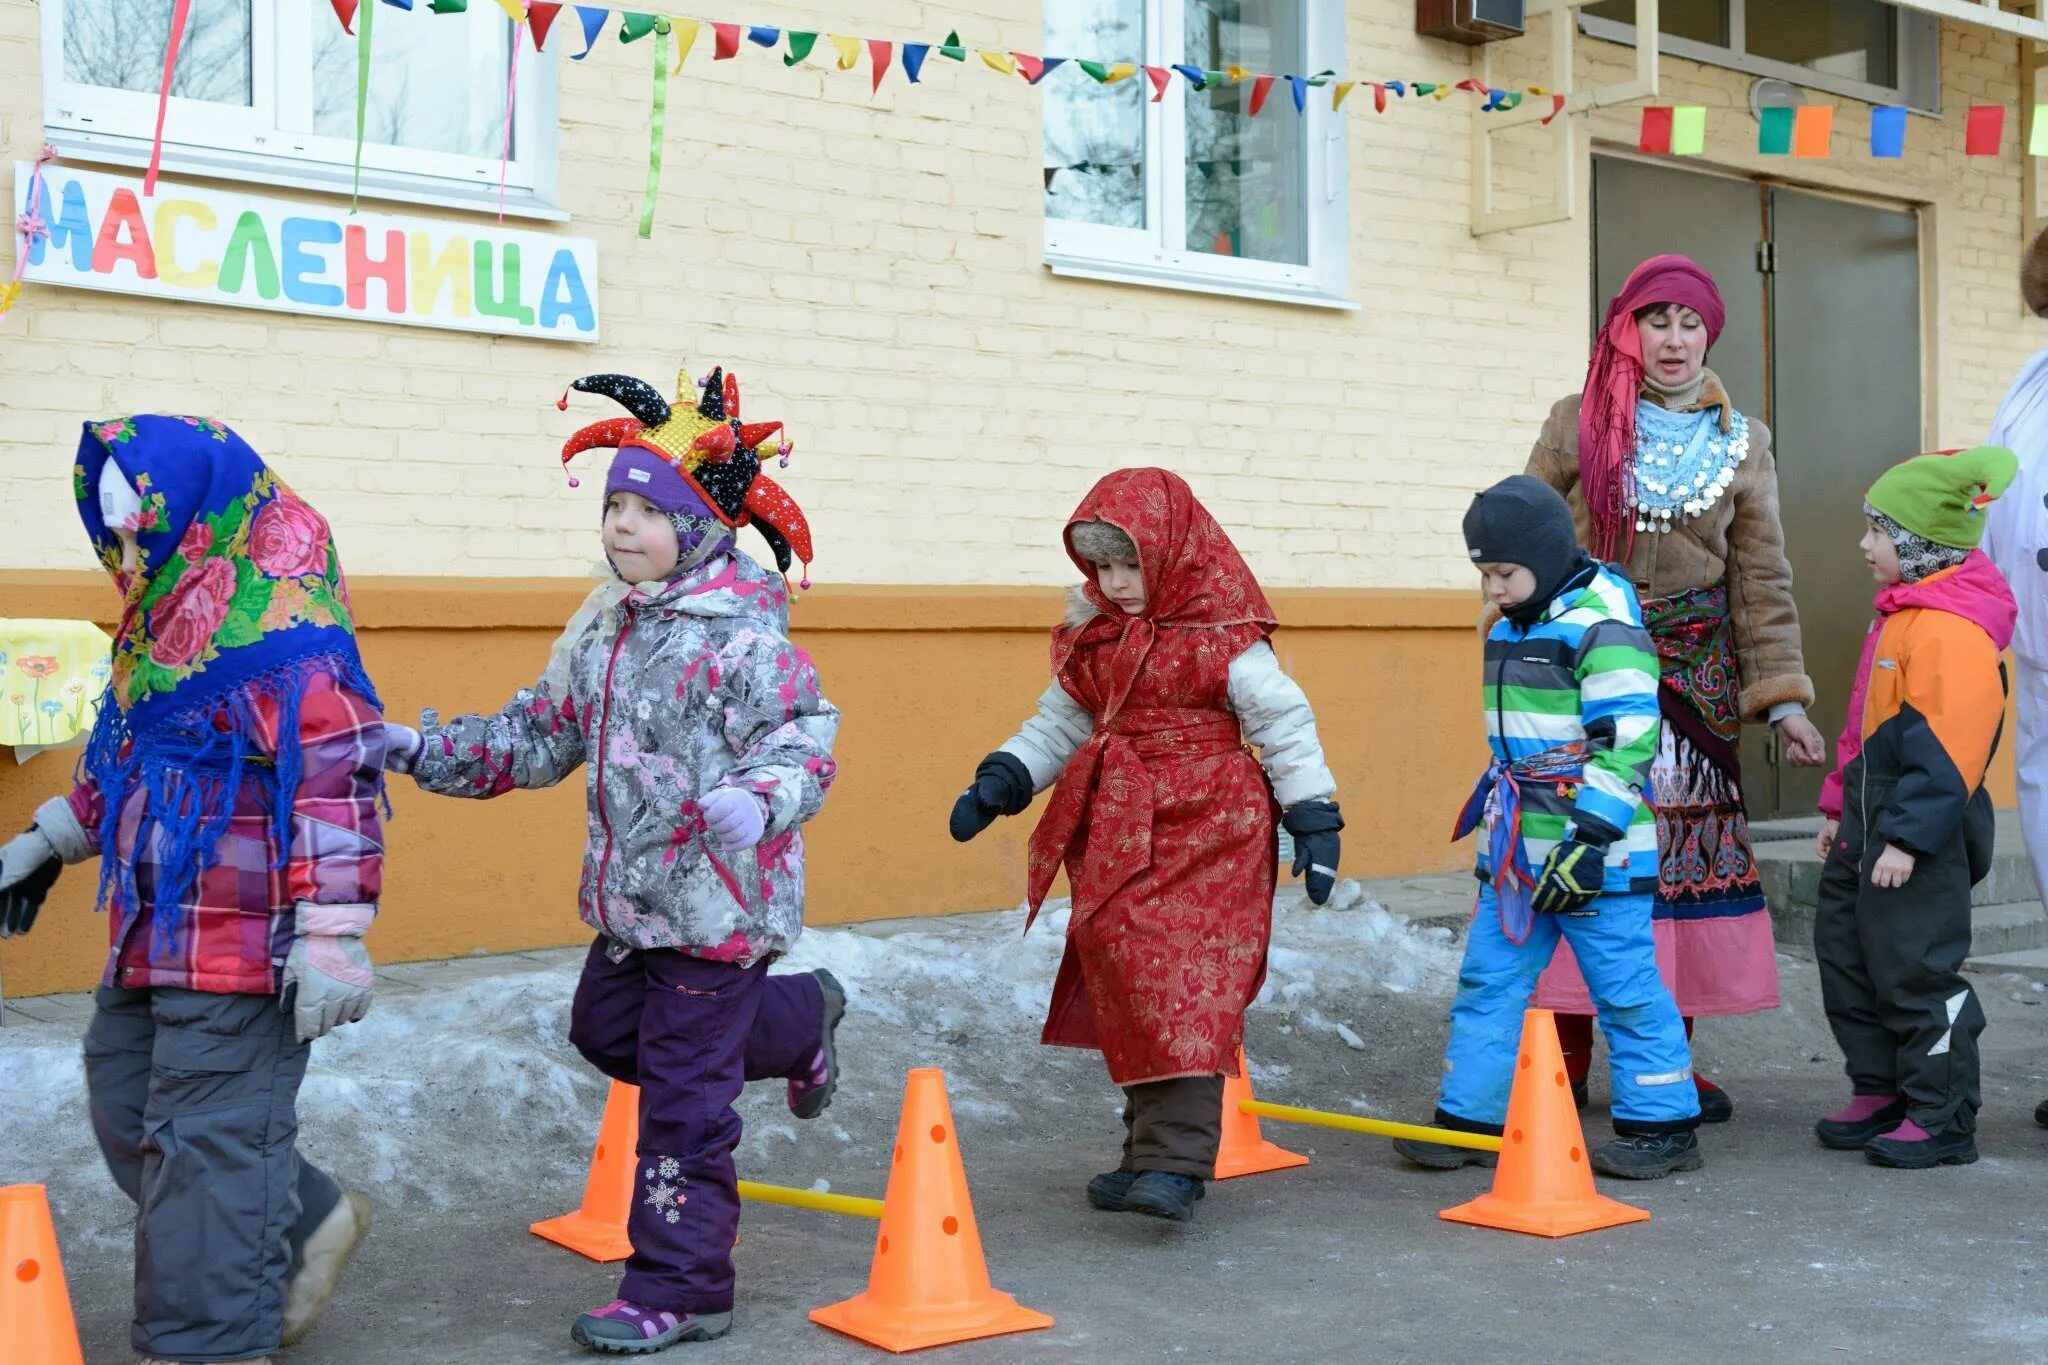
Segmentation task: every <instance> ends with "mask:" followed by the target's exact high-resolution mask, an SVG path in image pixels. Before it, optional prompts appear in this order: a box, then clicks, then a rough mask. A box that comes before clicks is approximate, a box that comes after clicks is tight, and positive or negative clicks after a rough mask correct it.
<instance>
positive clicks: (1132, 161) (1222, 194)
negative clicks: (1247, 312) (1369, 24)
mask: <svg viewBox="0 0 2048 1365" xmlns="http://www.w3.org/2000/svg"><path fill="white" fill-rule="evenodd" d="M1343 22H1344V15H1343V8H1342V5H1341V3H1340V2H1339V0H1046V5H1045V49H1044V50H1045V51H1046V52H1047V53H1049V54H1052V55H1055V56H1069V55H1071V56H1076V57H1094V58H1098V59H1100V60H1103V61H1107V62H1114V61H1118V60H1129V61H1134V62H1142V63H1145V64H1148V65H1152V66H1158V67H1166V68H1171V67H1173V66H1176V65H1184V66H1190V67H1196V68H1199V69H1201V70H1204V71H1222V70H1225V69H1227V68H1229V67H1231V66H1238V67H1243V68H1246V69H1248V70H1250V71H1253V72H1258V73H1261V74H1271V75H1273V76H1275V77H1278V79H1276V80H1275V81H1274V83H1273V87H1272V89H1271V91H1270V92H1269V94H1268V96H1267V99H1266V103H1265V106H1264V108H1263V109H1262V110H1261V111H1260V113H1259V115H1258V117H1256V118H1254V117H1252V114H1251V101H1252V96H1253V89H1254V84H1253V82H1252V81H1251V80H1249V79H1247V80H1243V81H1240V82H1237V83H1231V82H1230V81H1228V80H1218V81H1215V82H1212V83H1211V84H1210V85H1209V86H1208V87H1207V88H1206V89H1203V90H1196V89H1194V88H1193V86H1192V85H1191V84H1190V83H1189V82H1187V81H1186V80H1185V79H1183V78H1182V77H1181V76H1180V75H1178V74H1176V75H1175V76H1174V77H1173V88H1171V89H1170V90H1169V91H1168V93H1167V95H1166V98H1165V99H1163V100H1160V101H1157V102H1154V101H1153V100H1152V93H1153V91H1152V86H1151V84H1150V83H1149V82H1148V81H1147V79H1146V78H1145V77H1144V75H1143V74H1142V73H1140V74H1139V75H1138V76H1136V77H1134V78H1132V79H1129V80H1123V81H1118V82H1116V83H1115V84H1113V85H1101V84H1097V83H1096V82H1095V81H1093V80H1091V79H1089V78H1088V77H1086V76H1084V75H1080V74H1079V73H1074V74H1073V75H1072V76H1071V78H1070V77H1069V73H1067V72H1065V71H1061V72H1057V73H1055V74H1054V75H1053V76H1052V77H1050V78H1048V79H1047V80H1046V82H1045V83H1044V84H1043V85H1042V86H1041V87H1039V88H1040V89H1041V90H1042V91H1043V92H1044V101H1045V217H1046V225H1045V226H1046V232H1045V236H1046V263H1047V264H1048V265H1049V266H1051V267H1052V269H1053V270H1054V271H1055V272H1058V273H1061V274H1072V275H1081V276H1086V277H1089V278H1096V279H1112V280H1120V281H1124V282H1128V283H1138V284H1155V285H1163V286H1167V287H1171V288H1182V289H1194V290H1202V291H1207V292H1212V293H1224V294H1236V295H1242V296H1251V297H1259V298H1278V299H1286V300H1291V301H1295V302H1304V303H1316V304H1323V305H1331V306H1347V307H1348V306H1350V305H1349V303H1348V300H1347V299H1346V297H1345V295H1346V292H1347V290H1348V288H1349V265H1348V260H1347V252H1346V242H1347V238H1348V234H1347V231H1346V228H1347V218H1346V213H1347V205H1346V200H1345V171H1344V116H1343V115H1342V114H1333V113H1332V112H1331V110H1330V95H1331V92H1330V89H1329V87H1328V86H1327V85H1325V86H1321V87H1315V88H1311V89H1310V90H1309V92H1308V93H1309V99H1308V103H1307V112H1306V113H1305V114H1297V113H1296V112H1295V109H1294V96H1293V92H1292V89H1291V88H1290V86H1289V84H1288V82H1287V79H1286V78H1287V77H1288V76H1290V75H1307V74H1312V73H1315V72H1319V71H1323V70H1325V69H1326V68H1334V67H1337V66H1339V65H1341V64H1342V52H1343Z"/></svg>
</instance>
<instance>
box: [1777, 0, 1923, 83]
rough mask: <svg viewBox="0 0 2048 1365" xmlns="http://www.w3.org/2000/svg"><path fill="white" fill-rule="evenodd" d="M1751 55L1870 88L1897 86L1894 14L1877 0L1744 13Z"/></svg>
mask: <svg viewBox="0 0 2048 1365" xmlns="http://www.w3.org/2000/svg"><path fill="white" fill-rule="evenodd" d="M1746 16H1747V18H1748V21H1749V36H1748V39H1747V43H1746V45H1747V46H1748V48H1749V50H1750V53H1751V54H1752V55H1753V56H1758V57H1769V58H1771V59H1772V60H1774V61H1780V62H1790V63H1791V64H1792V65H1794V66H1803V67H1805V68H1806V69H1807V70H1809V71H1818V72H1821V73H1822V74H1824V75H1829V76H1839V77H1841V78H1842V79H1844V80H1851V81H1865V82H1867V83H1869V84H1871V85H1884V86H1891V85H1897V84H1898V71H1899V54H1898V44H1899V26H1898V12H1897V11H1896V10H1894V9H1892V7H1891V6H1889V5H1881V4H1879V3H1878V2H1877V0H1769V3H1765V4H1751V5H1750V7H1749V9H1748V10H1747V11H1746Z"/></svg>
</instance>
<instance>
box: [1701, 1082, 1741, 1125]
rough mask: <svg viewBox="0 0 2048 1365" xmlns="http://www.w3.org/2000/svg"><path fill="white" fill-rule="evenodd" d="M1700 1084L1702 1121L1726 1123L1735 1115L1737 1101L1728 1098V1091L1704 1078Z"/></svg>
mask: <svg viewBox="0 0 2048 1365" xmlns="http://www.w3.org/2000/svg"><path fill="white" fill-rule="evenodd" d="M1698 1085H1699V1092H1700V1122H1701V1123H1726V1122H1727V1121H1728V1120H1730V1119H1732V1118H1734V1117H1735V1101H1734V1100H1731V1099H1729V1098H1728V1092H1727V1091H1725V1090H1723V1089H1722V1088H1721V1087H1720V1086H1718V1085H1715V1084H1714V1083H1713V1082H1712V1081H1709V1080H1706V1079H1704V1078H1702V1079H1701V1080H1699V1082H1698Z"/></svg>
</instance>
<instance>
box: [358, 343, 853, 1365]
mask: <svg viewBox="0 0 2048 1365" xmlns="http://www.w3.org/2000/svg"><path fill="white" fill-rule="evenodd" d="M679 382H680V381H679ZM574 387H575V388H577V389H579V390H582V391H584V392H586V393H602V394H607V395H609V396H611V397H612V398H614V399H616V400H617V401H618V402H619V403H621V404H622V405H624V406H625V407H626V409H627V410H628V411H629V412H631V413H632V416H630V417H621V418H615V419H612V420H610V421H605V422H599V423H596V424H594V425H592V426H589V427H585V428H584V429H583V430H581V431H579V432H577V433H576V434H575V435H574V436H572V437H570V438H569V440H568V442H567V443H566V444H565V445H564V446H563V447H562V459H563V462H564V463H567V461H568V460H569V459H570V458H571V457H572V456H574V455H576V454H577V453H578V452H580V451H584V450H589V449H592V448H606V447H609V448H615V449H616V450H617V454H616V456H615V457H614V458H613V460H612V464H611V472H610V474H609V475H608V476H607V478H606V479H605V487H604V502H603V514H602V523H601V530H600V534H601V536H602V539H603V543H604V551H605V557H606V558H607V560H608V561H609V562H610V564H611V566H612V570H613V573H614V581H612V582H610V583H608V584H606V585H605V586H603V587H600V588H599V589H597V591H595V592H594V593H592V595H591V598H590V600H589V601H588V602H587V603H586V604H585V606H584V609H583V610H582V611H579V612H578V613H577V614H576V616H575V617H574V618H573V619H572V620H571V621H570V623H569V627H568V629H567V630H565V631H564V632H563V634H562V637H561V639H560V640H559V641H558V642H557V643H556V646H555V652H554V657H553V659H552V661H551V662H550V663H549V665H548V668H547V671H546V672H545V673H544V674H543V675H542V677H541V679H540V681H539V682H537V683H535V684H534V686H533V687H532V688H530V689H527V690H523V691H521V692H520V693H519V695H518V696H516V697H514V698H513V699H512V701H511V702H510V703H509V704H508V705H507V706H506V707H505V709H504V710H502V711H501V712H499V713H498V714H497V715H495V716H463V717H460V718H458V719H456V720H451V721H448V722H446V723H443V722H441V721H439V720H438V719H437V718H436V717H435V715H434V713H433V712H432V711H429V712H427V713H426V714H425V717H424V722H423V732H422V731H413V730H408V729H403V728H402V727H393V729H394V730H395V731H396V732H397V733H396V736H395V738H394V742H393V746H392V747H393V750H394V753H395V754H396V761H395V762H394V765H393V766H394V767H395V768H397V769H398V770H399V771H404V772H409V773H410V774H411V775H412V777H413V778H414V780H416V781H417V782H418V783H419V785H420V786H421V787H422V788H424V789H425V790H427V791H431V792H438V793H440V794H442V795H444V796H465V797H474V798H479V799H484V798H489V797H494V796H502V795H504V794H505V793H506V792H509V791H512V790H514V789H517V788H523V787H529V788H530V787H551V786H553V785H554V784H555V783H557V782H560V781H562V780H563V779H564V778H566V777H568V776H569V775H570V774H571V773H573V772H575V770H576V769H577V768H579V767H581V768H584V769H585V772H586V777H585V785H586V790H587V791H588V794H589V819H588V843H587V845H586V848H585V851H584V859H583V878H582V884H581V886H580V888H579V891H578V897H577V899H578V909H579V910H580V911H581V912H582V915H583V919H584V920H585V922H586V923H588V924H589V925H590V926H591V927H592V928H593V929H595V930H596V931H597V937H596V938H595V939H594V940H593V941H592V943H591V945H590V954H589V957H588V959H587V960H586V962H585V964H584V968H583V979H582V982H581V983H580V984H579V985H578V986H577V988H576V1000H575V1004H574V1007H573V1009H572V1012H571V1015H570V1024H569V1041H570V1042H571V1043H573V1044H575V1046H576V1048H577V1050H578V1051H579V1052H581V1053H582V1054H583V1055H584V1057H585V1058H587V1059H588V1060H589V1062H590V1064H591V1065H592V1066H595V1067H596V1068H597V1069H598V1070H600V1071H602V1072H603V1073H604V1074H605V1075H607V1076H610V1077H611V1078H612V1079H614V1080H618V1081H624V1082H627V1083H629V1084H633V1085H637V1086H639V1088H640V1136H639V1147H638V1151H637V1160H636V1161H635V1162H634V1173H635V1178H636V1180H635V1193H634V1198H633V1204H632V1212H631V1214H630V1216H629V1218H628V1221H627V1225H626V1229H627V1233H628V1236H629V1237H630V1238H631V1240H632V1245H633V1254H632V1256H631V1257H630V1258H629V1259H628V1260H627V1262H626V1274H625V1279H624V1281H623V1282H622V1283H621V1284H620V1286H619V1296H618V1297H617V1298H616V1299H614V1300H613V1301H612V1302H610V1303H607V1304H605V1305H603V1306H602V1307H599V1308H594V1309H592V1310H590V1311H589V1312H587V1313H584V1314H583V1315H582V1316H580V1317H579V1318H577V1319H576V1321H575V1323H574V1325H573V1326H572V1328H571V1332H570V1334H571V1336H572V1337H573V1338H574V1339H575V1340H576V1341H577V1342H579V1343H581V1344H582V1345H585V1346H588V1347H591V1348H592V1349H594V1350H598V1351H607V1352H618V1353H624V1354H636V1355H637V1354H641V1353H644V1352H648V1351H655V1350H660V1349H662V1348H663V1347H666V1346H668V1345H671V1344H673V1343H676V1342H683V1341H708V1340H711V1339H712V1338H714V1337H719V1336H723V1335H724V1334H725V1333H726V1331H727V1330H728V1329H729V1328H730V1326H731V1324H732V1307H733V1266H732V1248H733V1243H734V1240H735V1239H736V1238H737V1236H738V1232H739V1191H738V1187H737V1184H736V1181H735V1177H734V1173H733V1161H732V1152H733V1148H734V1146H736V1145H737V1144H738V1142H739V1138H740V1120H739V1116H738V1115H737V1114H735V1113H734V1112H733V1108H732V1105H733V1101H735V1100H736V1099H738V1098H739V1093H740V1089H741V1087H742V1086H743V1085H744V1084H745V1083H746V1082H747V1081H750V1080H761V1079H765V1078H770V1077H775V1078H782V1079H785V1080H786V1081H787V1082H788V1095H789V1107H790V1109H791V1110H792V1111H793V1112H794V1113H795V1114H796V1115H797V1117H799V1118H806V1119H807V1118H813V1117H815V1116H816V1115H817V1114H819V1113H820V1112H822V1111H823V1110H824V1108H825V1106H826V1104H827V1103H829V1102H830V1100H831V1097H832V1091H833V1087H834V1086H835V1085H836V1084H837V1078H838V1064H837V1059H836V1055H835V1052H834V1045H833V1030H834V1029H835V1028H836V1026H837V1025H838V1022H839V1017H840V1015H841V1014H842V1013H843V1012H844V1010H845V1004H846V1000H845V995H844V993H843V992H842V990H841V989H840V986H839V983H838V982H837V981H835V980H834V979H833V978H832V974H831V973H830V972H826V971H816V972H807V973H801V974H788V975H781V976H770V975H768V966H769V964H770V963H771V962H773V961H774V960H775V959H776V958H777V957H779V956H780V955H781V954H783V953H785V952H787V951H788V950H789V949H790V948H791V947H792V946H793V945H794V944H795V943H796V940H797V935H798V934H800V933H801V932H802V931H803V901H804V846H803V835H802V833H801V832H800V827H801V826H802V824H803V823H804V822H805V821H806V820H809V819H810V818H811V817H812V816H814V815H816V814H817V813H818V810H819V808H820V807H821V806H823V804H824V801H825V793H826V791H827V790H828V789H829V788H830V787H831V785H832V778H833V775H834V773H835V772H836V771H837V770H836V768H835V767H834V764H833V761H832V742H833V739H834V737H835V736H836V735H837V733H838V730H839V712H838V711H837V709H835V708H834V707H833V705H832V704H831V703H830V702H828V701H827V700H825V697H824V695H823V694H822V693H821V692H820V691H819V689H818V673H817V670H816V669H815V668H813V667H812V665H811V660H810V656H809V655H807V654H805V653H804V651H803V650H801V649H799V648H798V647H797V646H795V645H794V644H792V643H790V640H789V636H788V623H789V595H788V589H787V587H786V586H785V585H784V583H783V579H782V576H781V575H780V574H777V573H771V572H769V571H768V570H766V569H763V568H762V567H760V566H759V565H757V564H756V563H755V562H754V560H753V559H751V558H750V557H749V556H747V555H746V554H744V553H742V552H741V551H740V550H739V548H738V546H737V544H736V542H735V540H734V533H735V531H736V529H737V528H738V527H740V526H744V525H750V524H751V525H755V526H758V527H759V528H760V530H761V532H762V534H763V536H765V537H766V539H767V541H768V544H769V547H770V548H771V549H772V550H773V552H774V554H775V556H776V561H777V563H778V565H779V566H780V567H781V568H782V569H783V570H785V571H786V570H787V569H788V568H789V565H790V554H791V550H792V548H794V550H795V552H796V554H797V555H798V556H800V557H801V558H803V559H804V560H806V561H808V560H809V559H810V551H811V543H810V529H809V527H808V526H807V525H806V524H805V522H804V518H803V513H802V512H801V511H799V510H798V509H797V506H796V504H795V503H794V502H792V501H791V500H790V499H789V496H788V495H787V494H785V493H784V492H783V491H782V490H781V489H780V488H779V487H777V486H776V485H775V483H774V482H773V481H772V480H771V479H769V478H768V477H767V476H765V475H764V474H762V473H761V457H762V455H763V453H765V452H768V451H771V450H779V452H780V454H781V455H782V456H783V458H784V459H785V461H786V460H787V458H788V454H789V448H790V447H789V443H788V442H787V441H786V440H782V441H777V442H775V443H774V444H771V441H773V440H774V438H776V436H777V433H778V432H780V430H781V428H782V424H781V423H780V422H761V423H742V422H741V421H740V420H739V414H740V401H739V382H738V381H737V380H736V379H735V378H733V377H732V376H730V375H726V374H723V373H721V372H720V371H718V370H713V371H712V372H711V374H710V375H709V376H708V377H707V378H706V379H705V380H703V381H702V382H701V384H699V385H696V386H693V387H696V388H700V389H701V390H702V393H701V396H700V395H698V394H692V395H691V397H690V399H689V400H688V401H685V400H683V399H681V398H678V399H677V400H676V402H675V403H674V405H673V406H671V405H670V403H669V402H667V401H666V400H664V399H663V398H662V397H661V395H660V394H659V393H657V392H656V391H655V389H654V388H653V387H652V386H651V385H649V384H646V383H643V382H641V381H640V380H638V379H632V378H629V377H627V376H625V375H616V374H605V375H591V376H588V377H586V378H583V379H579V380H577V381H576V382H575V385H574ZM686 387H691V386H686Z"/></svg>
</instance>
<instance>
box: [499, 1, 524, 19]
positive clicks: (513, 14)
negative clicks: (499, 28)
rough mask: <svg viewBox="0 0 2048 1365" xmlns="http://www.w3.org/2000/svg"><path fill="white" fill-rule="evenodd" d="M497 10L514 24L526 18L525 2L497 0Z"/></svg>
mask: <svg viewBox="0 0 2048 1365" xmlns="http://www.w3.org/2000/svg"><path fill="white" fill-rule="evenodd" d="M498 8H499V9H501V10H503V11H505V17H506V18H507V19H510V20H511V21H512V22H513V23H515V24H517V23H520V22H522V21H523V20H524V19H525V18H526V4H525V0H498Z"/></svg>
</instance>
